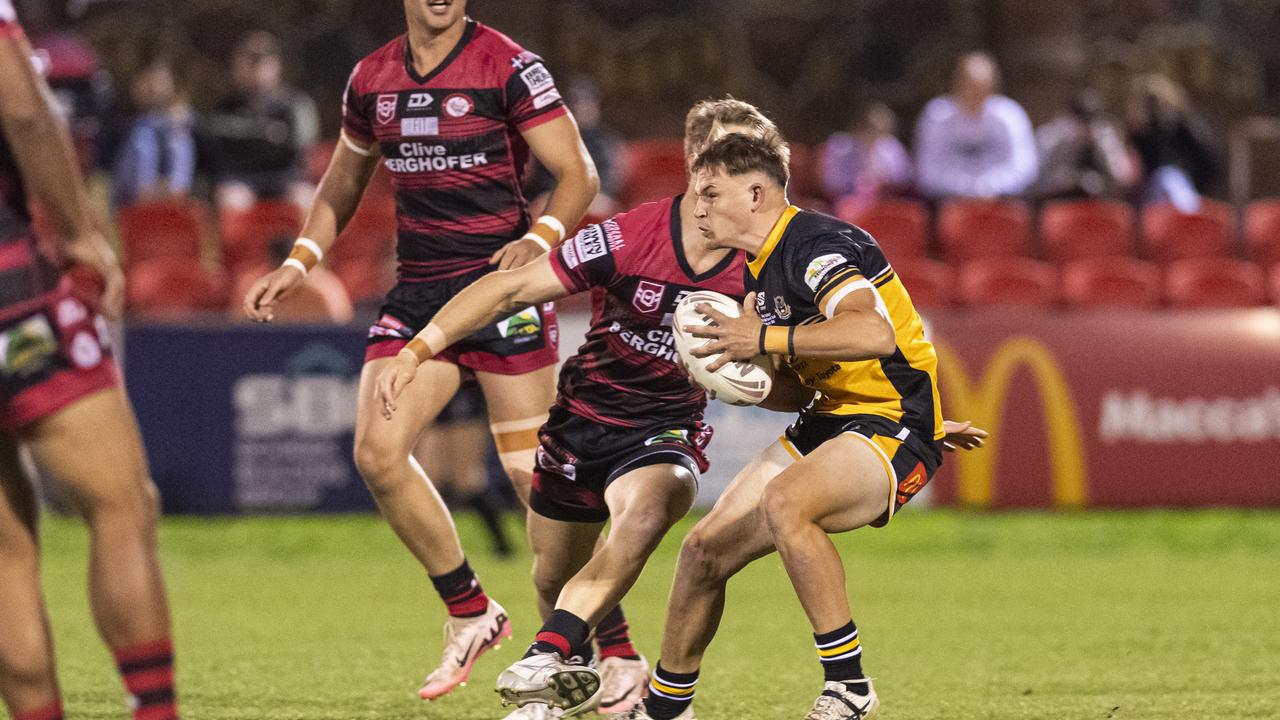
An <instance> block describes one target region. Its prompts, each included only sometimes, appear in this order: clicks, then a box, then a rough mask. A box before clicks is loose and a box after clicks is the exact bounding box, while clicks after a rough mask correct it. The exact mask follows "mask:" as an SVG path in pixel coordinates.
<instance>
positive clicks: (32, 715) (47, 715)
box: [13, 700, 63, 720]
mask: <svg viewBox="0 0 1280 720" xmlns="http://www.w3.org/2000/svg"><path fill="white" fill-rule="evenodd" d="M13 720H63V716H62V701H61V700H59V701H58V702H56V703H54V704H52V705H50V706H48V707H42V708H39V709H37V710H28V711H26V712H24V713H18V714H17V715H14V716H13Z"/></svg>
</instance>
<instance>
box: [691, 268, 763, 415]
mask: <svg viewBox="0 0 1280 720" xmlns="http://www.w3.org/2000/svg"><path fill="white" fill-rule="evenodd" d="M701 303H706V304H708V305H710V306H711V307H713V308H715V309H716V310H718V311H719V312H721V313H724V314H725V315H728V316H729V317H738V315H740V314H741V313H742V308H741V306H740V305H739V304H738V302H736V301H735V300H734V299H733V298H731V297H729V296H728V295H722V294H720V293H718V292H711V291H710V290H699V291H697V292H694V293H690V294H689V295H686V296H685V297H684V298H683V299H682V300H680V302H679V304H677V305H676V312H675V315H674V316H673V317H672V320H671V325H672V328H671V330H672V335H673V336H674V337H675V342H676V352H678V353H680V361H681V362H682V363H683V364H684V369H685V370H686V371H687V372H688V373H689V377H692V378H693V381H694V382H696V383H698V385H700V386H701V387H702V389H703V390H706V391H707V393H708V394H709V395H711V397H713V398H715V399H716V400H719V401H721V402H726V403H729V404H730V405H759V404H760V402H761V401H763V400H764V399H765V398H766V397H768V395H769V390H770V389H771V388H772V387H773V363H771V362H770V361H769V358H768V357H767V356H764V355H757V356H755V357H753V358H751V359H750V360H736V361H734V362H731V363H729V364H727V365H725V366H724V367H722V368H720V369H719V370H716V371H715V372H711V371H710V370H707V365H710V364H711V363H712V362H714V361H715V360H716V358H718V357H719V356H718V355H712V356H710V357H704V358H700V357H694V355H693V353H692V352H690V351H691V350H693V348H696V347H698V346H700V345H702V344H704V343H707V342H710V341H709V340H707V339H706V338H698V337H694V336H692V335H689V334H687V333H685V332H684V327H685V326H686V325H688V326H691V327H693V326H698V325H710V324H711V318H710V317H709V316H707V315H703V314H702V313H700V312H698V311H697V310H696V309H695V308H696V307H697V306H698V305H699V304H701Z"/></svg>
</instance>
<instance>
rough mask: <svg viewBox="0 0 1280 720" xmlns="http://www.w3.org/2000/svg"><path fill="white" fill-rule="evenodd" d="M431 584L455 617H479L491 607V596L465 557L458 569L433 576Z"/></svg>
mask: <svg viewBox="0 0 1280 720" xmlns="http://www.w3.org/2000/svg"><path fill="white" fill-rule="evenodd" d="M431 584H432V585H434V586H435V588H436V592H437V593H439V594H440V599H441V600H443V601H444V604H445V607H447V608H449V614H450V615H451V616H453V617H478V616H480V615H483V614H484V613H485V611H486V610H488V609H489V596H487V595H485V594H484V588H482V587H480V580H479V579H477V578H476V574H475V572H473V571H472V570H471V565H470V564H469V563H467V561H466V559H465V558H464V559H463V561H462V564H461V565H459V566H458V569H456V570H453V571H451V572H447V573H445V574H444V575H436V576H434V577H432V578H431Z"/></svg>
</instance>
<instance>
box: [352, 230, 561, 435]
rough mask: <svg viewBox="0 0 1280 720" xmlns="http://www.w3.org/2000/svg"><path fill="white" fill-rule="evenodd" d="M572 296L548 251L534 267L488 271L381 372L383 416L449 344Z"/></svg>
mask: <svg viewBox="0 0 1280 720" xmlns="http://www.w3.org/2000/svg"><path fill="white" fill-rule="evenodd" d="M569 294H570V290H569V288H567V287H565V284H564V281H562V280H561V279H560V276H559V275H557V274H556V272H555V270H553V269H552V267H551V256H550V255H549V254H544V255H543V256H542V257H540V258H537V259H535V260H534V261H533V262H531V263H529V264H528V265H524V266H522V267H519V268H516V269H514V270H507V271H503V272H495V273H490V274H488V275H485V276H484V277H482V278H480V279H479V280H477V281H475V282H474V283H472V284H470V285H468V286H467V287H466V288H465V289H463V291H462V292H460V293H458V294H457V295H454V296H453V299H452V300H450V301H449V302H448V303H446V304H445V306H444V307H443V308H441V309H440V312H438V313H436V315H435V317H433V318H432V319H431V322H430V323H428V324H427V326H426V327H425V328H423V329H422V332H420V333H418V334H417V335H416V336H415V337H414V338H413V339H412V340H410V341H409V344H408V345H406V346H405V348H404V349H403V350H401V351H400V353H399V354H398V355H396V357H395V359H394V360H393V361H392V362H391V363H390V364H388V365H387V366H386V367H385V368H383V370H382V372H381V374H379V375H378V381H377V388H378V396H379V398H380V399H381V400H382V414H383V416H385V417H386V418H388V419H390V417H391V413H393V412H395V409H396V398H398V397H399V396H400V393H401V392H402V391H403V390H404V388H405V386H406V385H408V384H409V383H410V382H412V381H413V377H414V375H415V374H417V371H418V366H419V365H421V364H422V363H424V362H426V361H428V360H430V359H431V358H433V357H435V356H436V355H438V354H440V352H442V351H443V350H444V349H445V348H447V347H449V346H450V345H452V344H453V343H455V342H458V341H459V340H462V339H463V338H466V337H467V336H469V335H471V334H472V333H475V332H476V331H478V330H481V329H483V328H485V327H488V326H489V325H491V324H493V323H494V322H496V321H497V320H498V319H499V318H503V317H506V316H508V315H511V314H513V313H515V312H517V311H519V310H521V309H522V308H526V307H529V306H530V305H537V304H540V303H544V302H550V301H552V300H558V299H560V298H562V297H565V296H566V295H569Z"/></svg>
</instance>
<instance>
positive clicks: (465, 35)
mask: <svg viewBox="0 0 1280 720" xmlns="http://www.w3.org/2000/svg"><path fill="white" fill-rule="evenodd" d="M463 22H465V23H466V24H467V27H466V29H464V30H463V31H462V37H460V38H458V44H457V45H454V46H453V49H452V50H450V51H449V54H448V55H445V56H444V59H443V60H441V61H440V64H438V65H436V66H435V67H434V68H432V69H431V71H430V72H428V73H427V74H426V75H419V74H418V70H417V68H415V67H414V66H413V49H412V48H410V47H409V33H405V34H404V71H405V72H406V73H408V74H409V77H410V78H412V79H413V81H414V82H416V83H418V84H419V85H426V84H427V83H428V82H431V78H433V77H435V76H437V75H439V74H440V73H442V72H444V69H445V68H447V67H449V64H450V63H452V62H453V61H454V60H457V59H458V55H459V54H461V53H462V49H463V48H465V47H466V46H467V43H469V42H471V37H472V36H473V35H475V34H476V21H475V20H472V19H471V18H467V19H466V20H464V21H463Z"/></svg>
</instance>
